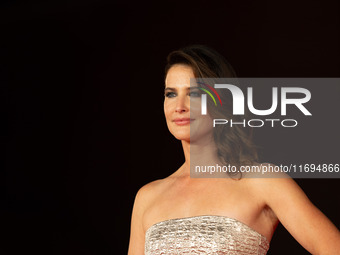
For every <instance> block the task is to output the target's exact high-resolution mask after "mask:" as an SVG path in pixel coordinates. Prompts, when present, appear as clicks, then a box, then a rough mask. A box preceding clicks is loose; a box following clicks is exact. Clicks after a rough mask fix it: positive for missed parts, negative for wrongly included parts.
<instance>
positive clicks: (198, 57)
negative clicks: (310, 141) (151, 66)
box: [128, 46, 340, 255]
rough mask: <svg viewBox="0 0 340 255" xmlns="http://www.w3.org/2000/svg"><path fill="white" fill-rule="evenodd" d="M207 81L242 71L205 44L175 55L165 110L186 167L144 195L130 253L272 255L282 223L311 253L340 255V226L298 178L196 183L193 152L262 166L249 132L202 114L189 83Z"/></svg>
mask: <svg viewBox="0 0 340 255" xmlns="http://www.w3.org/2000/svg"><path fill="white" fill-rule="evenodd" d="M206 77H215V78H216V77H217V78H218V77H235V74H234V71H233V69H232V67H231V66H230V65H229V64H228V63H227V61H226V60H225V59H224V58H223V57H222V56H221V55H219V54H218V53H217V52H215V51H214V50H212V49H210V48H207V47H205V46H190V47H186V48H183V49H180V50H178V51H174V52H172V53H170V55H169V56H168V64H167V67H166V77H165V99H164V113H165V118H166V121H167V125H168V128H169V130H170V132H171V133H172V134H173V135H174V136H175V137H176V138H177V139H178V140H181V142H182V147H183V151H184V155H185V162H184V164H183V165H182V166H181V167H180V168H179V169H178V170H177V171H175V172H174V173H173V174H172V175H170V176H169V177H167V178H164V179H161V180H156V181H153V182H151V183H149V184H147V185H145V186H143V187H142V188H141V189H140V190H139V191H138V192H137V195H136V198H135V202H134V208H133V212H132V219H131V235H130V245H129V253H128V254H129V255H140V254H146V255H151V254H266V253H267V251H268V249H269V243H270V240H271V238H272V236H273V233H274V231H275V228H276V226H277V225H278V222H279V221H280V222H281V223H282V225H283V226H284V227H285V228H286V229H287V230H288V231H289V232H290V233H291V234H292V236H293V237H294V238H295V239H296V240H297V241H298V242H299V243H300V244H301V245H302V246H303V247H305V248H306V250H308V251H309V252H310V253H312V254H340V233H339V231H338V229H337V228H336V227H335V226H334V225H333V224H332V223H331V222H330V220H329V219H328V218H327V217H326V216H324V215H323V214H322V213H321V212H320V211H319V210H318V209H317V208H316V207H315V206H314V205H313V204H312V203H311V202H310V201H309V200H308V198H307V196H306V195H305V194H304V193H303V191H302V190H301V189H300V188H299V187H298V185H297V184H296V183H295V182H294V181H293V180H292V179H291V178H243V177H242V176H240V175H238V176H237V177H236V178H190V155H195V158H196V159H202V161H205V162H209V163H219V164H226V163H231V164H233V165H236V166H240V165H242V164H252V165H259V164H258V163H256V161H257V154H256V150H255V147H254V145H253V144H252V142H251V131H250V130H246V129H244V128H237V127H236V128H235V129H230V131H229V132H225V130H224V131H223V130H215V129H213V128H212V127H211V125H208V124H207V123H209V121H207V120H209V119H211V118H212V117H215V116H219V114H220V115H221V114H222V115H223V114H224V116H225V117H224V118H226V119H228V112H224V113H223V110H221V109H220V110H213V109H215V108H214V107H210V108H208V110H209V111H208V114H207V115H201V114H198V111H199V109H200V108H199V107H198V106H200V103H199V102H200V93H199V89H198V85H197V83H196V87H197V88H196V87H195V86H193V85H192V84H190V79H191V78H206ZM193 87H194V88H193ZM195 100H196V101H195ZM190 101H191V105H190ZM195 102H198V103H197V104H195ZM223 102H230V100H229V101H228V100H224V101H223ZM208 105H209V103H208ZM221 126H222V125H221ZM190 130H191V135H190ZM262 165H263V164H262ZM267 165H268V164H267ZM224 174H225V173H224ZM229 176H232V174H231V173H229ZM248 177H249V176H248Z"/></svg>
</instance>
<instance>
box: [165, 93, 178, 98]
mask: <svg viewBox="0 0 340 255" xmlns="http://www.w3.org/2000/svg"><path fill="white" fill-rule="evenodd" d="M175 96H176V94H175V93H174V92H167V93H165V97H175Z"/></svg>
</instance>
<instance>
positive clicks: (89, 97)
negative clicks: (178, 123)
mask: <svg viewBox="0 0 340 255" xmlns="http://www.w3.org/2000/svg"><path fill="white" fill-rule="evenodd" d="M339 13H340V12H339V4H338V2H337V1H330V0H326V1H291V2H290V1H217V2H215V1H187V2H181V1H158V2H144V1H140V2H137V1H136V2H131V1H125V2H123V1H90V0H84V1H5V2H1V12H0V20H1V30H0V33H1V34H0V38H1V42H0V43H1V51H0V54H1V55H0V58H1V61H0V63H1V69H0V72H1V73H0V79H1V80H0V82H1V96H2V99H1V103H3V106H2V107H1V109H2V115H3V116H2V121H1V123H2V125H1V144H2V145H3V146H1V147H2V148H3V152H2V155H3V157H2V159H3V160H2V161H1V187H2V192H1V208H0V209H1V232H2V236H3V237H2V239H1V245H0V252H1V254H21V252H29V253H31V252H34V253H35V254H40V253H41V254H126V252H127V248H128V240H129V231H130V230H129V228H130V216H131V210H132V205H133V199H134V196H135V194H136V192H137V190H138V189H139V188H140V187H141V186H142V185H144V184H146V183H148V182H150V181H152V180H155V179H158V178H163V177H166V176H168V175H169V174H171V173H172V172H173V171H174V170H176V169H177V168H178V167H179V166H180V165H181V164H182V162H183V155H182V151H181V145H180V143H179V142H178V141H176V140H175V139H174V138H173V137H171V135H170V134H169V132H168V130H167V127H166V124H165V121H164V117H163V108H162V107H163V75H164V73H163V69H164V64H165V58H166V55H167V54H168V53H169V52H170V51H172V50H174V49H177V48H179V47H182V46H185V45H188V44H192V43H200V44H206V45H208V46H210V47H212V48H214V49H216V50H217V51H218V52H220V53H221V54H222V55H224V56H225V57H226V58H227V59H228V60H229V61H230V62H231V63H232V65H233V66H234V68H235V69H236V71H237V73H238V76H240V77H339V76H340V47H339V45H340V42H339V31H340V21H339V18H340V14H339ZM325 131H326V132H325ZM323 132H325V133H327V130H323ZM314 135H315V136H312V137H309V139H308V140H307V141H304V143H300V144H299V147H298V149H299V150H298V151H297V152H298V153H303V146H301V144H304V146H305V147H309V148H310V147H311V146H313V144H314V145H315V143H314V139H315V138H318V139H322V136H321V135H320V134H314ZM257 139H258V140H259V141H260V143H262V144H261V145H262V146H264V148H265V149H264V151H263V155H262V156H263V160H264V161H266V159H267V161H268V159H269V158H271V156H273V155H274V156H275V155H277V154H275V152H273V149H272V148H270V147H268V146H267V147H266V143H269V144H271V143H273V140H272V139H273V138H271V141H266V140H265V139H259V138H257ZM275 139H276V140H275V141H274V142H275V143H277V144H280V143H281V142H282V141H284V139H285V137H284V136H282V135H280V136H277V137H276V138H275ZM292 147H293V148H294V145H293V146H290V147H289V146H288V147H287V148H283V149H282V151H291V148H292ZM318 150H319V151H321V152H324V153H326V154H327V150H334V148H318ZM337 151H338V150H337ZM287 153H288V154H287V155H288V156H289V152H287ZM294 153H295V155H296V151H295V152H294ZM333 154H334V153H333ZM274 163H275V162H274ZM297 182H298V183H299V185H300V186H301V187H302V188H303V190H304V191H305V192H306V194H307V195H308V196H309V198H310V199H311V201H312V202H313V203H314V204H315V205H316V206H318V208H320V209H321V210H322V211H323V212H324V213H325V214H326V215H327V216H328V217H329V218H330V219H331V220H332V221H333V222H334V224H336V225H337V226H338V227H339V225H340V218H339V204H338V191H339V189H338V188H337V185H339V180H329V179H327V180H321V179H317V180H310V179H301V180H300V179H299V180H297ZM283 192H284V191H283ZM271 246H272V247H271V249H270V251H269V253H268V254H288V253H289V254H307V252H305V251H304V249H303V248H302V247H301V246H300V245H299V244H298V243H297V242H296V241H295V240H294V239H293V238H292V237H291V236H290V235H289V233H288V232H286V230H284V229H283V228H282V227H281V226H279V227H278V229H277V232H276V233H275V235H274V237H273V240H272V243H271Z"/></svg>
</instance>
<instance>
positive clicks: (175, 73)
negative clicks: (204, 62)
mask: <svg viewBox="0 0 340 255" xmlns="http://www.w3.org/2000/svg"><path fill="white" fill-rule="evenodd" d="M191 78H195V76H194V73H193V70H192V68H191V67H190V66H187V65H174V66H172V67H171V68H170V69H169V71H168V73H167V75H166V78H165V86H166V87H176V88H183V87H190V79H191Z"/></svg>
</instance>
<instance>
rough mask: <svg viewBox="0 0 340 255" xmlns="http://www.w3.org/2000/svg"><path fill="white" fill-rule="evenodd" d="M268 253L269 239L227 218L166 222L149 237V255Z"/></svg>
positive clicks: (187, 219) (208, 216)
mask: <svg viewBox="0 0 340 255" xmlns="http://www.w3.org/2000/svg"><path fill="white" fill-rule="evenodd" d="M268 249H269V242H268V240H267V239H266V237H265V236H263V235H261V234H260V233H258V232H256V231H255V230H253V229H252V228H250V227H249V226H247V225H246V224H244V223H242V222H240V221H238V220H236V219H233V218H229V217H225V216H215V215H204V216H194V217H186V218H179V219H171V220H166V221H162V222H159V223H156V224H154V225H152V226H151V227H150V228H149V229H148V230H147V231H146V233H145V251H144V252H145V255H165V254H167V255H170V254H171V255H172V254H217V255H225V254H228V255H234V254H235V255H236V254H238V255H240V254H258V255H265V254H267V251H268Z"/></svg>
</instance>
